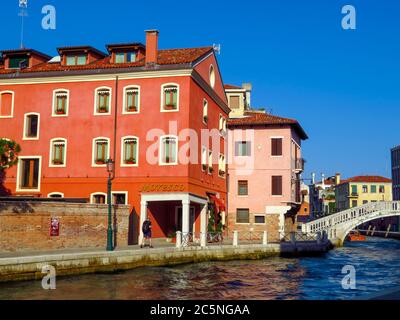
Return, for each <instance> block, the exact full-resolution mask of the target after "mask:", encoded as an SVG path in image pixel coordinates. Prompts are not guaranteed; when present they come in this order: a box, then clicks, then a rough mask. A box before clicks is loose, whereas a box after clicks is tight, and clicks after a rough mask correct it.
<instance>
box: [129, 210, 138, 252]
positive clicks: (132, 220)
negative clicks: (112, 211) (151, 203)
mask: <svg viewBox="0 0 400 320" xmlns="http://www.w3.org/2000/svg"><path fill="white" fill-rule="evenodd" d="M138 230H139V216H138V214H137V212H136V210H135V208H133V209H132V212H131V214H130V215H129V232H128V245H130V246H131V245H135V244H138V238H139V234H138Z"/></svg>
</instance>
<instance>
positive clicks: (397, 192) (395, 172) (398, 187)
mask: <svg viewBox="0 0 400 320" xmlns="http://www.w3.org/2000/svg"><path fill="white" fill-rule="evenodd" d="M391 158H392V180H393V201H400V146H397V147H395V148H393V149H392V150H391Z"/></svg>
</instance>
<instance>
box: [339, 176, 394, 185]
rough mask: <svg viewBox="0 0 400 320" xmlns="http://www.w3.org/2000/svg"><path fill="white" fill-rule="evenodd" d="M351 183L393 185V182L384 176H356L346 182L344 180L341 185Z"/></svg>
mask: <svg viewBox="0 0 400 320" xmlns="http://www.w3.org/2000/svg"><path fill="white" fill-rule="evenodd" d="M349 182H366V183H374V182H375V183H391V182H392V180H391V179H388V178H385V177H382V176H355V177H352V178H348V179H346V180H342V181H341V183H340V184H345V183H349Z"/></svg>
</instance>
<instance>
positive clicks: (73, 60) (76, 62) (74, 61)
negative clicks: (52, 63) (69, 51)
mask: <svg viewBox="0 0 400 320" xmlns="http://www.w3.org/2000/svg"><path fill="white" fill-rule="evenodd" d="M86 60H87V59H86V55H84V54H82V55H69V56H67V58H66V64H67V66H82V65H85V64H86Z"/></svg>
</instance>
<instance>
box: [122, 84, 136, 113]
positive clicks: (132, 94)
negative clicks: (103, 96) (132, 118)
mask: <svg viewBox="0 0 400 320" xmlns="http://www.w3.org/2000/svg"><path fill="white" fill-rule="evenodd" d="M123 107H124V109H123V112H122V113H123V114H126V113H139V111H140V87H139V86H128V87H125V88H124V101H123Z"/></svg>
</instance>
